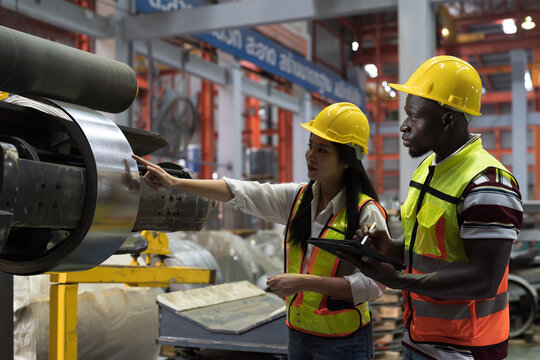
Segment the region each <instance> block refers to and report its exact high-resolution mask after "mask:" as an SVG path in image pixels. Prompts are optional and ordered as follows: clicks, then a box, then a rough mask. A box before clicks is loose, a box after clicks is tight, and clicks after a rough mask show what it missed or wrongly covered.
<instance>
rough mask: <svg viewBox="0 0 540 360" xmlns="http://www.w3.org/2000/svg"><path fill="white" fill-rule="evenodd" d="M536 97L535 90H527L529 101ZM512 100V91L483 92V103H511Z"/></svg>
mask: <svg viewBox="0 0 540 360" xmlns="http://www.w3.org/2000/svg"><path fill="white" fill-rule="evenodd" d="M533 99H534V92H532V91H527V101H528V100H533ZM509 102H512V92H511V91H495V92H487V93H485V94H482V104H493V103H509Z"/></svg>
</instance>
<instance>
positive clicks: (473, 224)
mask: <svg viewBox="0 0 540 360" xmlns="http://www.w3.org/2000/svg"><path fill="white" fill-rule="evenodd" d="M458 217H459V219H460V220H461V222H462V225H461V238H462V239H507V240H511V241H514V240H516V239H517V235H518V233H519V230H520V229H521V223H522V221H523V207H522V206H521V194H520V192H519V188H518V186H517V184H516V183H515V182H514V181H513V179H512V178H511V177H510V176H509V175H508V174H507V173H506V172H504V171H501V170H498V169H495V168H491V169H487V170H486V171H484V172H482V173H481V174H480V175H478V176H477V177H476V178H475V180H474V181H473V182H471V184H470V185H469V186H468V187H467V188H466V189H465V191H464V192H463V196H462V197H461V203H460V205H459V207H458Z"/></svg>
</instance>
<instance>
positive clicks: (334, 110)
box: [300, 102, 369, 154]
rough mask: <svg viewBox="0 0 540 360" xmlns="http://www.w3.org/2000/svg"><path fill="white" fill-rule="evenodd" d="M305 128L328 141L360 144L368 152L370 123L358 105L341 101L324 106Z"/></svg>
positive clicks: (305, 124)
mask: <svg viewBox="0 0 540 360" xmlns="http://www.w3.org/2000/svg"><path fill="white" fill-rule="evenodd" d="M300 125H301V126H302V127H303V128H304V129H306V130H308V131H310V132H312V133H313V134H315V135H317V136H319V137H322V138H323V139H326V140H328V141H333V142H337V143H340V144H350V145H356V146H359V147H360V148H361V149H362V152H363V153H364V154H367V153H368V140H369V123H368V120H367V117H366V115H364V113H363V112H362V110H360V109H359V108H358V106H356V105H354V104H351V103H348V102H340V103H335V104H332V105H329V106H327V107H326V108H324V109H323V110H322V111H321V112H320V113H319V114H318V115H317V116H316V117H315V119H313V120H311V121H310V122H309V123H302V124H300Z"/></svg>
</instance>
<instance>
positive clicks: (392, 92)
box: [389, 90, 396, 98]
mask: <svg viewBox="0 0 540 360" xmlns="http://www.w3.org/2000/svg"><path fill="white" fill-rule="evenodd" d="M389 94H390V97H391V98H394V97H396V92H395V91H394V90H391V91H390V93H389Z"/></svg>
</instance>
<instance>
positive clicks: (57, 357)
mask: <svg viewBox="0 0 540 360" xmlns="http://www.w3.org/2000/svg"><path fill="white" fill-rule="evenodd" d="M141 234H142V235H143V237H144V238H146V239H147V241H148V248H147V249H146V250H144V251H143V252H142V253H144V254H145V255H146V263H147V264H150V263H151V257H152V256H156V257H158V258H159V261H158V263H156V266H138V265H137V261H136V260H135V259H136V258H137V256H138V254H137V253H135V254H132V256H133V258H134V260H133V262H132V264H130V265H129V266H97V267H95V268H93V269H90V270H86V271H78V272H50V273H48V274H50V281H51V283H52V284H51V291H50V305H49V306H50V313H49V359H50V360H76V359H77V290H78V287H79V284H81V283H124V284H126V285H128V286H150V287H167V286H169V284H171V283H190V284H209V283H214V282H215V278H216V273H215V270H209V269H201V268H188V267H167V266H164V264H163V261H162V260H163V257H164V256H166V255H169V254H170V250H169V247H168V239H167V236H166V235H165V234H164V233H160V232H154V231H143V232H142V233H141ZM133 263H134V265H133Z"/></svg>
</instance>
